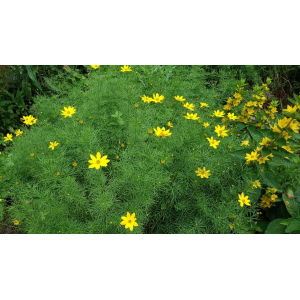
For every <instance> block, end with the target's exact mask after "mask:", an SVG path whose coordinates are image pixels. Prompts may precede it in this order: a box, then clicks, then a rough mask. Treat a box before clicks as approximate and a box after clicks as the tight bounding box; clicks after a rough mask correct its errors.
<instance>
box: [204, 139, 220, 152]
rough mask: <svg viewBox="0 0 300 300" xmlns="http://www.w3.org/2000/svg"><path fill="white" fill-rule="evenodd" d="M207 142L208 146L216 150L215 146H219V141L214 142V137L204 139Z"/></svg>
mask: <svg viewBox="0 0 300 300" xmlns="http://www.w3.org/2000/svg"><path fill="white" fill-rule="evenodd" d="M206 139H207V140H208V141H209V146H210V147H213V148H215V149H217V146H218V145H219V144H220V142H221V141H217V140H214V137H213V136H212V137H211V138H206Z"/></svg>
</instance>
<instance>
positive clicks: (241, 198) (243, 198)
mask: <svg viewBox="0 0 300 300" xmlns="http://www.w3.org/2000/svg"><path fill="white" fill-rule="evenodd" d="M238 196H239V200H238V201H239V202H240V205H241V207H243V206H244V204H245V205H248V206H250V205H251V204H250V201H251V200H250V199H249V196H245V195H244V192H243V193H241V194H238Z"/></svg>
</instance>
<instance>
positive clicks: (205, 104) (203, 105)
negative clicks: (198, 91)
mask: <svg viewBox="0 0 300 300" xmlns="http://www.w3.org/2000/svg"><path fill="white" fill-rule="evenodd" d="M200 105H201V107H209V105H208V104H207V103H205V102H200Z"/></svg>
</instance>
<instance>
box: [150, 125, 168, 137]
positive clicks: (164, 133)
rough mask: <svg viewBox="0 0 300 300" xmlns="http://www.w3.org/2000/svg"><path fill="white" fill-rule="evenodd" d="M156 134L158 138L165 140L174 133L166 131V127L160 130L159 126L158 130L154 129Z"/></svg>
mask: <svg viewBox="0 0 300 300" xmlns="http://www.w3.org/2000/svg"><path fill="white" fill-rule="evenodd" d="M153 129H154V132H155V134H156V135H157V136H160V137H162V138H165V137H166V136H170V135H171V134H172V133H171V132H170V129H168V130H166V128H165V127H163V128H160V127H158V126H157V129H155V128H153Z"/></svg>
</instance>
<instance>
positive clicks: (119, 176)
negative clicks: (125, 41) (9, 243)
mask: <svg viewBox="0 0 300 300" xmlns="http://www.w3.org/2000/svg"><path fill="white" fill-rule="evenodd" d="M238 83H239V81H238V80H236V79H235V78H233V77H230V75H229V74H228V73H226V72H225V71H224V72H221V73H219V77H218V82H214V81H212V80H211V78H210V73H207V72H206V71H205V70H204V69H203V68H201V67H200V66H191V67H190V66H136V67H133V71H132V72H120V68H119V67H117V66H110V67H109V66H101V67H100V68H99V69H97V70H91V73H90V75H89V78H88V79H86V83H85V86H86V87H87V88H83V86H82V84H74V85H73V86H72V89H69V90H68V93H64V94H57V95H53V96H51V97H49V96H46V95H44V96H38V97H37V98H36V99H35V104H34V105H33V106H32V109H31V114H32V115H33V116H34V117H35V118H37V123H36V124H34V125H32V126H29V127H28V126H27V127H26V128H25V126H24V127H23V128H22V130H23V131H24V133H23V134H22V135H21V136H18V137H14V138H13V142H12V143H11V144H13V145H12V146H8V147H7V148H6V150H5V152H3V153H2V154H1V155H0V164H1V171H0V175H1V177H2V178H1V179H0V183H1V185H0V198H2V199H3V200H2V201H1V202H0V212H1V213H0V219H1V220H2V221H3V222H10V223H13V222H14V220H18V221H19V222H20V223H19V224H18V227H17V228H18V230H19V232H24V233H230V232H236V233H249V232H255V230H256V229H257V226H258V225H257V224H256V223H257V220H258V216H259V211H260V207H259V206H258V204H254V205H251V206H247V207H246V206H244V207H240V205H239V202H238V194H241V193H242V192H243V191H245V190H246V188H247V189H248V191H249V193H248V194H249V195H250V199H251V198H252V199H253V197H256V199H258V198H259V197H260V194H261V193H260V192H261V190H260V189H255V188H253V187H251V188H249V184H248V182H246V181H245V179H244V178H243V177H242V176H241V173H242V172H243V170H245V169H246V168H247V166H246V165H245V160H243V159H240V158H238V157H237V156H234V155H232V153H231V152H233V151H234V150H240V149H241V146H240V144H241V140H242V136H241V137H239V136H237V135H236V134H234V133H233V129H234V125H232V126H231V127H229V128H228V129H230V132H229V133H230V134H229V135H228V136H227V137H224V138H218V137H217V136H216V133H215V132H214V126H215V125H217V124H219V123H220V122H219V120H217V119H216V118H212V117H211V116H212V114H213V112H214V110H218V109H221V110H222V105H223V104H224V100H226V98H227V97H229V96H230V95H232V94H233V93H234V91H235V87H236V85H237V84H238ZM156 93H159V95H163V96H164V100H163V102H162V103H154V102H151V103H146V102H143V101H142V100H141V97H142V96H144V95H147V96H149V97H152V95H153V94H156ZM176 95H183V96H184V98H186V102H189V103H193V104H194V105H195V110H194V111H193V112H192V113H198V116H200V121H199V122H198V121H197V120H189V119H186V118H184V116H186V115H187V113H191V111H189V110H187V109H185V108H184V107H183V106H182V104H181V103H180V102H179V101H177V100H175V99H174V96H176ZM199 102H205V103H207V104H208V105H209V107H202V108H201V107H200V104H199ZM69 106H71V107H74V108H75V109H76V113H75V114H74V115H73V116H72V117H66V118H65V117H64V116H62V115H61V110H63V109H64V107H69ZM169 121H170V122H171V123H172V125H173V127H168V125H167V124H168V122H169ZM204 122H208V123H210V126H208V127H207V128H205V127H204V126H203V124H204ZM158 126H159V127H161V128H162V127H165V128H166V129H170V132H171V133H172V134H171V135H170V136H167V137H165V138H161V137H159V136H156V135H155V133H154V132H151V131H153V129H154V128H155V129H156V128H157V127H158ZM231 131H232V132H231ZM211 136H214V137H215V139H218V140H221V142H220V145H219V146H218V147H217V149H214V148H213V147H210V146H209V143H208V141H207V137H209V138H210V137H211ZM54 141H57V142H58V143H59V145H58V146H56V147H55V148H54V150H52V149H50V148H49V145H50V142H54ZM97 152H100V153H101V155H102V156H104V155H107V156H108V157H107V158H108V159H109V160H110V161H109V163H108V165H107V167H101V168H100V169H98V170H97V169H95V168H92V169H91V168H89V165H90V164H89V162H88V161H89V160H90V154H92V155H94V156H95V155H96V153H97ZM203 167H206V169H208V170H210V172H211V176H210V177H209V178H201V177H198V176H196V173H195V171H196V170H197V169H198V168H201V169H202V168H203ZM251 193H252V194H251ZM127 212H130V213H131V214H132V213H135V214H136V218H137V220H136V222H137V223H138V226H137V227H134V229H133V231H130V230H129V229H125V228H124V226H122V225H120V222H121V221H122V219H121V217H122V216H126V213H127ZM233 223H235V225H234V226H233V225H232V224H233ZM233 230H234V231H233Z"/></svg>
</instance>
